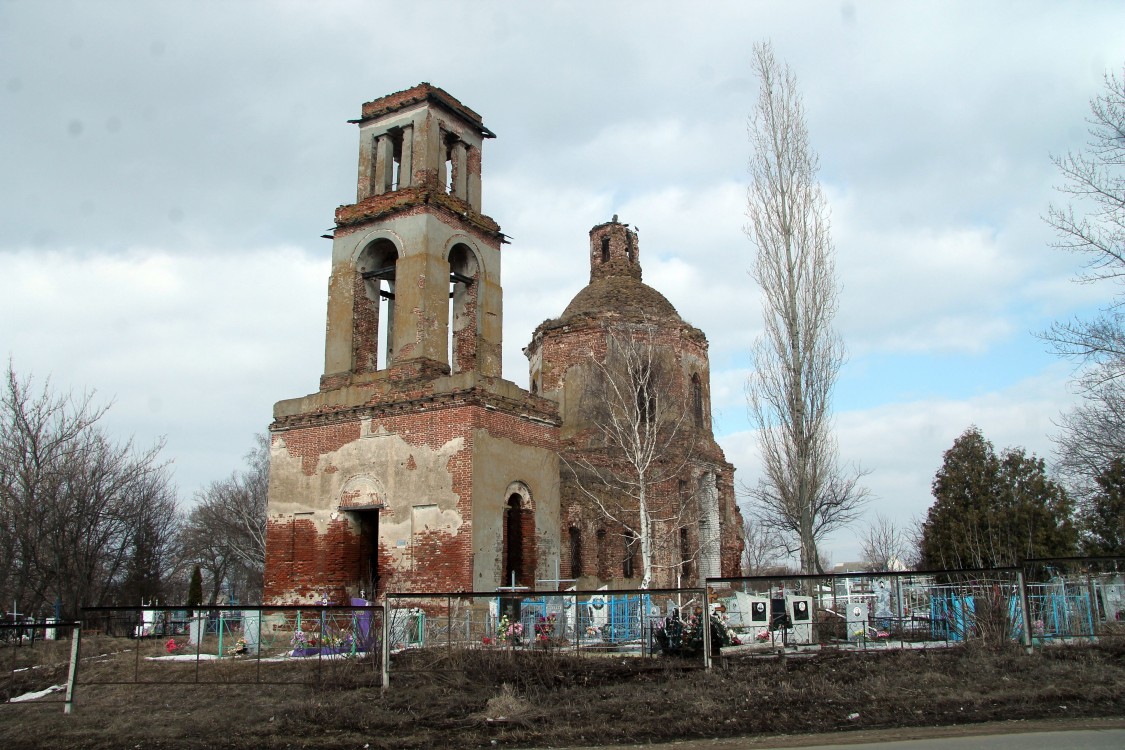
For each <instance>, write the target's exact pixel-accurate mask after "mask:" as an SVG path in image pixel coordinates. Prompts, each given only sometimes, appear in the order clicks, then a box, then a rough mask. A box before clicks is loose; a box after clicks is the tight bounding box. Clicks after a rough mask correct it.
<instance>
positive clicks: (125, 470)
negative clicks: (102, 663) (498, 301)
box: [0, 364, 177, 617]
mask: <svg viewBox="0 0 1125 750" xmlns="http://www.w3.org/2000/svg"><path fill="white" fill-rule="evenodd" d="M107 408H108V407H106V406H100V407H99V406H95V405H94V403H93V394H92V393H85V394H83V395H81V396H74V395H73V394H67V395H64V396H57V395H55V394H54V393H53V392H52V390H51V387H50V383H49V382H48V383H46V384H45V385H44V386H43V387H42V388H41V389H40V390H38V392H36V390H35V389H34V387H33V385H32V381H31V380H30V379H29V378H24V379H21V378H19V377H18V376H17V375H16V373H15V370H14V368H13V367H12V366H11V364H9V366H8V371H7V377H6V378H5V382H4V384H3V392H2V394H0V518H2V519H3V523H2V525H0V533H2V534H3V535H4V539H3V540H2V541H0V550H3V551H4V553H5V558H6V560H5V562H4V563H0V574H2V575H3V577H2V578H0V596H2V597H3V600H4V601H6V602H7V601H15V602H16V605H17V606H18V607H22V608H23V609H24V610H28V609H31V610H34V609H50V608H51V607H53V606H54V605H55V604H56V602H57V603H58V604H60V605H61V608H62V610H63V612H64V613H65V614H66V615H67V616H72V617H73V616H77V615H78V610H79V608H80V607H81V606H83V605H97V604H104V603H106V602H107V601H110V600H111V599H112V598H113V597H114V596H115V595H120V594H121V592H122V591H123V589H122V585H123V583H126V582H129V581H131V582H132V583H133V584H139V583H140V581H141V580H142V579H143V581H144V583H143V586H144V587H145V590H146V592H148V593H150V594H151V595H154V596H155V595H156V594H158V593H159V589H160V584H161V581H160V577H161V571H162V570H163V569H164V567H165V566H166V564H167V562H168V560H167V557H168V540H169V535H170V534H171V533H172V532H173V531H174V528H175V523H176V519H177V516H176V501H175V494H174V491H173V489H172V487H171V483H170V480H169V478H168V474H167V472H166V470H165V466H164V464H163V463H161V462H160V458H159V454H160V450H161V448H162V446H161V445H160V444H157V445H155V446H153V447H152V448H150V449H148V450H137V449H136V448H135V447H134V446H133V444H132V442H131V441H129V442H125V443H123V444H118V443H115V442H114V441H112V440H111V439H110V438H109V436H108V435H106V434H105V432H104V431H103V430H102V429H101V427H100V425H99V424H98V423H99V421H100V420H101V418H102V416H104V414H105V412H106V409H107ZM145 571H147V572H145ZM142 573H143V574H142ZM134 590H139V589H137V588H136V587H134Z"/></svg>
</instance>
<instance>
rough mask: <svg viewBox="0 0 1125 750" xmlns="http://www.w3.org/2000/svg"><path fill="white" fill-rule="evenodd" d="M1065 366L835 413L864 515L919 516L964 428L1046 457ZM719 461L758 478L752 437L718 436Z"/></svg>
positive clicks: (836, 546) (853, 551)
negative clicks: (856, 470)
mask: <svg viewBox="0 0 1125 750" xmlns="http://www.w3.org/2000/svg"><path fill="white" fill-rule="evenodd" d="M1067 375H1068V371H1067V368H1066V367H1065V366H1062V365H1056V366H1052V367H1050V368H1048V369H1047V370H1046V371H1044V372H1042V373H1038V374H1035V375H1033V376H1030V377H1027V378H1025V379H1023V380H1021V381H1019V382H1017V383H1014V384H1012V385H1011V386H1010V387H1007V388H1004V389H1001V390H997V391H990V392H988V393H983V394H980V395H978V396H974V397H971V398H964V399H946V398H933V399H927V400H919V401H907V402H896V403H887V404H883V405H881V406H878V407H875V408H872V409H864V410H859V411H847V412H842V413H839V414H838V415H837V417H836V427H837V429H836V435H837V440H838V443H839V447H840V459H841V461H842V463H843V464H844V465H846V466H851V465H858V466H862V467H863V468H864V469H865V470H870V472H871V473H870V474H869V475H868V476H867V477H866V478H865V480H864V483H865V485H866V486H867V487H868V488H869V489H870V490H871V494H872V501H871V503H870V505H869V507H868V509H867V514H868V517H873V516H874V514H875V513H876V512H878V513H882V514H883V515H884V516H887V517H888V518H891V519H894V520H895V521H897V522H898V523H899V524H901V525H907V526H908V525H910V524H911V523H912V521H913V519H915V518H920V517H922V516H924V515H925V513H926V510H927V509H928V508H929V506H930V504H931V502H932V501H933V498H932V497H931V495H930V485H931V483H932V482H933V477H934V474H935V473H936V472H937V470H938V469H939V468H940V466H941V462H942V455H943V454H944V452H945V451H946V450H948V449H949V448H950V447H951V446H952V445H953V441H954V440H955V439H956V438H957V437H958V436H959V435H961V434H962V433H963V432H964V431H965V430H966V429H968V428H969V427H970V426H972V425H976V426H977V427H979V428H980V430H981V432H982V434H983V435H984V436H985V438H987V439H988V440H990V441H992V443H993V445H995V446H996V449H997V451H1000V450H1003V449H1004V448H1008V447H1022V448H1025V449H1026V450H1028V451H1029V452H1031V453H1035V454H1036V455H1038V456H1040V457H1043V458H1046V459H1048V462H1049V461H1050V456H1051V451H1052V444H1051V442H1050V437H1049V436H1050V434H1051V433H1052V432H1053V431H1054V427H1053V420H1055V419H1056V418H1057V417H1058V415H1059V414H1060V413H1061V412H1062V411H1064V410H1066V409H1068V408H1070V406H1072V405H1073V403H1074V397H1073V395H1072V394H1071V393H1070V391H1069V390H1068V389H1067V387H1066V380H1067ZM719 442H720V444H721V445H722V446H723V449H724V450H725V451H726V454H727V460H729V461H731V462H732V463H734V464H735V466H736V467H737V469H738V474H737V477H738V481H739V482H740V483H741V484H743V485H753V484H756V483H757V481H758V479H759V477H760V476H761V463H760V460H759V458H758V453H757V450H758V448H757V437H756V434H755V433H754V432H753V431H743V432H738V433H734V434H730V435H726V436H723V437H720V438H719ZM864 525H865V524H864V523H863V522H860V523H858V524H856V526H855V527H854V528H852V529H845V530H842V531H839V532H837V533H835V534H833V535H832V538H831V540H830V541H829V543H828V544H829V547H830V548H831V549H832V550H833V554H834V556H835V557H834V559H835V560H836V561H837V562H838V561H843V560H852V559H858V558H857V555H858V554H859V543H858V541H857V540H856V537H857V536H858V535H859V534H860V533H862V530H863V527H864Z"/></svg>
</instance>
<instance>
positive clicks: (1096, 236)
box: [1045, 74, 1125, 385]
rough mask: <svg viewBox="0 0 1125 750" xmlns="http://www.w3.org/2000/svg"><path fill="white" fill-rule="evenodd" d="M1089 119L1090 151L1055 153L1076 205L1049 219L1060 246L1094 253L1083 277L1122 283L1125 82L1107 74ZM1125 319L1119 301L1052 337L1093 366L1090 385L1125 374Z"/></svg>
mask: <svg viewBox="0 0 1125 750" xmlns="http://www.w3.org/2000/svg"><path fill="white" fill-rule="evenodd" d="M1086 122H1087V124H1088V126H1089V131H1088V132H1089V140H1088V141H1087V143H1086V148H1085V149H1083V150H1081V151H1077V152H1068V153H1067V154H1065V155H1063V156H1055V157H1052V160H1053V161H1054V162H1055V166H1057V167H1058V169H1059V172H1060V173H1061V174H1062V178H1063V184H1062V185H1061V186H1060V187H1059V190H1060V192H1062V193H1065V194H1066V195H1067V196H1069V198H1070V201H1071V202H1070V203H1068V204H1067V205H1065V206H1058V205H1052V206H1051V207H1050V208H1049V209H1048V211H1047V216H1046V217H1045V218H1046V221H1047V223H1048V224H1050V225H1051V226H1052V227H1054V229H1055V231H1056V233H1057V235H1058V240H1057V241H1056V242H1055V243H1054V246H1055V247H1057V248H1059V249H1062V250H1065V251H1067V252H1073V253H1078V254H1080V255H1083V256H1085V257H1086V272H1085V273H1084V274H1083V275H1082V276H1080V277H1079V281H1081V282H1085V283H1091V282H1094V281H1100V280H1109V281H1116V282H1120V281H1121V280H1122V279H1123V278H1125V79H1122V78H1120V77H1118V76H1116V75H1113V74H1106V76H1105V88H1104V90H1103V91H1102V93H1101V94H1100V95H1099V96H1096V97H1095V98H1094V99H1093V100H1092V101H1091V102H1090V116H1089V117H1088V118H1087V120H1086ZM1076 206H1077V210H1076ZM1123 324H1125V318H1123V317H1122V312H1121V301H1120V299H1117V300H1115V301H1114V302H1113V304H1112V305H1111V306H1110V307H1109V308H1108V309H1107V310H1105V311H1104V312H1103V314H1102V315H1101V316H1100V317H1098V318H1096V319H1095V320H1092V321H1083V320H1071V321H1068V322H1064V323H1056V324H1055V325H1054V326H1053V327H1052V328H1051V329H1050V330H1049V331H1048V332H1047V333H1046V334H1045V337H1046V338H1047V340H1048V341H1050V342H1051V343H1052V344H1053V345H1054V347H1055V350H1056V351H1057V352H1058V353H1059V354H1061V355H1063V356H1067V357H1074V358H1078V359H1079V360H1081V361H1082V362H1084V363H1086V364H1087V365H1089V366H1090V367H1088V369H1087V371H1086V373H1085V377H1084V382H1085V383H1086V384H1087V385H1093V384H1098V383H1101V382H1105V381H1106V380H1109V379H1113V378H1117V377H1119V376H1120V375H1122V374H1123V373H1125V326H1123Z"/></svg>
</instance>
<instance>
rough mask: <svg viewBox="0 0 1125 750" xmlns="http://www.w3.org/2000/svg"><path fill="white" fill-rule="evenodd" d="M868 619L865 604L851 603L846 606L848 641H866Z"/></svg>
mask: <svg viewBox="0 0 1125 750" xmlns="http://www.w3.org/2000/svg"><path fill="white" fill-rule="evenodd" d="M869 619H870V615H869V613H868V607H867V602H853V603H852V604H849V605H848V640H849V641H852V642H855V641H864V640H866V639H867V625H868V621H869Z"/></svg>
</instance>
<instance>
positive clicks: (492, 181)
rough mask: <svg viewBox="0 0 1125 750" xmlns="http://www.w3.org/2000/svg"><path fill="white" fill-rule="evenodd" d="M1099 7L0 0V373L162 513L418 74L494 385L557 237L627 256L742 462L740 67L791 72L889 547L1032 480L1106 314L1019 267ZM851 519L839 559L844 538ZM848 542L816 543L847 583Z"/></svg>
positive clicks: (324, 272)
mask: <svg viewBox="0 0 1125 750" xmlns="http://www.w3.org/2000/svg"><path fill="white" fill-rule="evenodd" d="M1123 30H1125V4H1122V3H1120V2H1086V3H1081V4H1078V3H1066V4H1063V3H1036V2H1027V1H1023V2H1018V3H979V2H971V3H951V2H941V3H901V2H893V3H873V2H871V3H869V2H843V3H836V4H833V3H826V2H816V3H793V2H743V1H739V2H710V3H699V4H694V5H693V4H685V3H683V2H675V3H672V2H651V1H650V2H643V3H642V2H591V3H585V2H566V3H550V2H541V3H535V4H531V3H526V4H524V3H499V2H473V3H462V2H457V3H454V2H448V3H445V2H399V3H390V2H358V1H357V2H318V3H311V2H275V3H257V2H237V3H229V2H221V3H220V2H193V3H172V2H167V3H158V2H140V1H136V2H89V1H88V2H76V3H64V2H51V1H49V0H46V1H45V0H35V1H31V0H27V1H23V2H21V1H19V0H0V354H2V355H5V356H10V357H11V360H12V362H13V364H14V366H15V368H16V370H17V371H18V372H19V373H21V374H24V375H29V374H30V375H34V376H35V377H36V378H37V379H40V380H42V379H43V378H46V377H47V376H50V377H51V379H52V384H53V387H54V388H55V389H57V390H60V391H65V390H69V389H75V390H78V391H81V390H83V389H86V388H91V389H96V390H97V391H98V394H99V396H100V397H102V398H104V399H106V400H109V399H112V400H113V401H114V405H113V407H112V409H111V410H110V412H109V414H108V416H107V418H106V423H107V426H108V428H109V429H110V430H111V431H112V432H113V433H114V434H115V435H117V436H119V437H121V438H122V439H126V438H128V437H129V436H135V438H136V440H137V441H138V442H140V443H142V444H149V443H151V442H152V441H154V440H157V439H159V438H160V437H161V436H164V437H165V438H166V440H167V447H166V456H167V457H168V458H169V459H172V460H173V461H174V469H175V478H176V481H177V484H178V486H179V489H180V493H181V497H182V498H183V500H184V502H185V503H186V502H188V501H189V500H190V498H191V496H192V495H193V493H194V492H195V491H196V490H197V489H199V488H200V487H201V486H203V485H204V484H206V483H207V482H209V481H211V480H213V479H218V478H221V477H223V476H225V475H227V474H228V473H229V472H230V471H231V470H232V469H234V468H236V467H237V466H238V465H239V463H240V461H241V456H242V455H243V454H244V453H245V452H246V451H247V450H248V449H249V447H250V445H251V439H252V435H253V434H254V433H255V432H258V431H262V430H264V429H265V428H266V426H267V425H268V424H269V422H270V419H271V408H272V404H273V403H274V402H275V401H278V400H280V399H283V398H290V397H294V396H299V395H303V394H305V393H309V392H312V391H314V390H316V388H317V383H318V377H319V376H320V374H321V372H322V370H323V346H324V321H325V318H324V316H325V309H326V290H327V279H328V271H329V254H330V242H329V241H328V240H324V239H320V235H321V234H323V233H324V232H325V230H326V229H328V228H329V227H330V226H331V225H332V223H333V210H334V209H335V207H336V206H338V205H340V204H344V203H351V202H353V201H354V200H355V179H356V163H357V153H358V136H357V131H356V128H355V126H354V125H349V124H347V123H346V120H348V119H350V118H355V117H358V115H359V112H360V105H361V104H362V103H363V102H365V101H369V100H371V99H374V98H377V97H379V96H382V95H384V94H387V93H390V92H393V91H398V90H401V89H404V88H408V87H410V86H412V85H414V84H416V83H418V82H420V81H429V82H431V83H433V84H434V85H437V86H440V87H442V88H444V89H446V90H447V91H449V92H450V93H451V94H453V95H454V96H456V97H457V98H459V99H460V100H461V101H463V102H464V103H465V104H466V105H468V106H469V107H471V108H472V109H474V110H476V111H477V112H479V113H480V114H481V115H482V116H483V118H484V122H485V124H486V125H487V126H488V127H489V128H490V129H491V130H493V131H494V132H496V133H497V135H498V138H497V139H496V140H491V141H488V142H486V145H485V151H484V166H483V171H484V177H483V196H484V197H483V203H484V211H485V213H487V214H489V215H490V216H492V217H493V218H494V219H496V220H497V221H498V222H499V223H500V225H501V228H502V230H503V231H504V232H505V233H506V234H508V235H509V236H511V238H512V243H511V244H510V245H506V246H505V248H504V250H503V252H504V267H503V285H504V292H505V299H504V314H505V320H504V342H505V343H504V368H505V376H506V377H507V378H509V379H510V380H513V381H515V382H516V383H518V384H520V385H523V386H526V384H527V362H526V359H525V358H524V357H523V355H522V352H521V349H522V347H523V346H525V345H526V344H527V342H528V340H529V338H530V334H531V331H532V330H533V329H534V327H535V326H536V325H537V324H538V323H540V322H541V321H542V320H544V319H545V318H548V317H554V316H556V315H558V314H559V313H560V312H561V311H562V309H563V308H564V307H565V305H566V303H567V302H568V301H569V299H570V298H571V297H573V296H574V294H575V293H577V291H578V290H579V289H580V288H581V287H582V286H583V285H584V284H585V283H586V281H587V279H588V267H587V261H586V257H587V256H586V252H587V242H588V240H587V232H588V231H589V229H590V227H592V226H593V225H595V224H597V223H600V222H603V221H607V220H608V219H609V218H610V217H611V216H612V215H613V214H618V215H619V216H620V217H621V220H622V221H625V222H629V223H631V224H633V225H634V226H636V227H638V228H639V229H640V237H641V240H640V242H641V259H642V263H643V265H644V272H645V281H646V282H648V283H649V284H651V285H653V286H655V287H656V288H657V289H659V290H661V291H662V292H663V293H664V294H665V295H666V296H667V297H668V298H669V299H670V300H671V301H672V302H673V303H674V304H675V305H676V307H677V308H678V310H679V311H680V313H681V315H683V317H684V318H685V319H687V320H688V321H690V322H691V323H693V324H694V325H696V326H698V327H700V328H702V329H703V330H704V331H705V332H706V333H707V335H708V337H709V339H710V342H711V366H712V378H713V382H712V391H713V401H714V411H715V415H716V417H717V424H716V431H717V433H718V434H719V435H720V438H719V439H720V442H721V443H722V445H723V446H724V448H725V450H726V452H727V457H728V459H729V460H731V461H732V462H733V463H734V464H735V465H736V467H737V469H738V473H737V475H736V477H737V479H738V480H739V481H741V482H745V483H754V482H756V481H757V477H758V459H757V455H756V444H755V439H754V434H753V432H752V431H751V429H750V425H749V423H748V421H747V418H746V408H745V398H744V394H743V383H744V382H745V379H746V375H747V367H748V361H749V355H748V349H749V346H750V343H751V342H752V341H753V339H754V338H755V337H756V336H757V335H758V332H759V331H760V329H761V311H760V299H759V295H758V293H757V290H756V289H755V287H754V284H753V281H752V280H751V278H750V277H749V275H748V274H747V270H748V269H749V268H750V266H751V264H752V253H753V248H752V246H751V245H750V243H749V241H748V240H747V239H746V237H745V235H744V234H743V232H742V227H743V224H744V221H745V219H744V210H745V209H744V204H745V191H746V180H747V177H746V162H747V158H748V156H749V152H748V144H747V139H746V118H747V115H748V114H749V113H750V111H751V108H752V106H753V104H754V101H755V97H756V94H757V83H756V81H755V80H754V78H753V75H752V73H751V71H750V49H751V47H752V45H753V44H754V43H755V42H757V41H760V40H765V39H769V40H772V42H773V44H774V47H775V52H776V54H777V55H778V57H780V58H782V59H784V60H785V61H787V62H788V63H789V65H790V66H791V67H792V68H793V70H794V72H795V73H796V75H797V77H798V82H799V85H800V88H801V91H802V93H803V95H804V99H805V105H806V108H807V116H808V125H809V131H810V135H811V139H812V143H813V145H814V147H815V148H816V150H817V151H818V152H819V155H820V160H821V179H822V181H823V184H824V186H825V188H826V193H827V196H828V200H829V203H830V207H831V212H832V234H833V238H834V240H835V243H836V248H837V253H838V258H837V270H838V273H839V275H840V282H841V285H842V292H841V297H840V312H839V316H838V319H837V325H838V327H839V330H840V332H841V334H842V336H843V338H844V341H845V343H846V346H847V348H848V352H849V358H848V361H847V363H846V364H845V366H844V368H843V370H842V372H841V374H840V380H839V383H838V386H837V391H836V399H835V404H836V424H837V428H838V435H839V442H840V449H841V455H842V458H843V459H844V460H845V461H846V462H849V463H851V462H855V463H857V464H860V465H862V466H863V467H864V468H866V469H869V470H870V471H871V474H870V476H869V477H868V478H867V481H868V485H869V487H870V489H871V491H872V492H873V494H874V496H875V500H874V501H873V502H872V503H871V506H870V512H869V514H874V512H876V511H878V512H881V513H883V514H885V515H889V516H891V517H893V518H896V519H898V520H899V521H900V522H902V523H909V522H910V520H911V519H912V518H914V517H917V516H919V515H922V514H924V512H925V510H926V508H927V507H928V506H929V504H930V502H931V499H932V498H931V497H930V483H931V482H932V480H933V475H934V472H935V471H936V470H937V468H938V467H939V465H940V464H941V458H942V452H943V451H944V450H946V449H948V448H949V447H950V445H951V444H952V442H953V440H954V439H955V438H956V437H957V436H958V435H959V434H961V433H962V432H963V431H964V430H965V429H966V428H967V427H968V426H970V425H972V424H976V425H978V426H979V427H980V428H981V430H982V431H983V433H984V434H985V436H986V437H987V438H989V439H990V440H992V441H993V442H994V443H995V444H996V446H997V448H998V449H1000V448H1003V447H1006V446H1011V445H1020V446H1025V447H1026V448H1027V449H1028V450H1030V451H1033V452H1035V453H1037V454H1039V455H1042V456H1044V457H1048V458H1049V457H1050V452H1051V447H1052V444H1051V441H1050V434H1051V432H1052V430H1053V426H1052V420H1053V419H1056V418H1057V416H1058V414H1059V413H1060V411H1062V410H1064V409H1066V408H1067V407H1068V405H1069V404H1071V403H1072V402H1073V396H1072V395H1071V393H1070V391H1069V389H1068V387H1067V381H1068V377H1069V376H1070V374H1071V365H1070V364H1069V363H1066V362H1059V361H1058V360H1056V359H1055V358H1054V357H1053V356H1052V355H1051V354H1050V353H1049V352H1048V351H1047V350H1046V348H1045V346H1044V345H1043V343H1042V342H1041V341H1039V340H1038V339H1037V338H1035V335H1034V334H1035V332H1037V331H1041V330H1042V329H1043V328H1045V327H1046V326H1047V325H1049V324H1050V322H1051V321H1053V320H1055V319H1059V318H1065V317H1069V316H1072V315H1085V314H1088V313H1089V312H1090V311H1091V310H1093V309H1096V308H1097V307H1098V306H1099V305H1100V304H1102V303H1103V301H1104V300H1105V299H1107V298H1108V296H1109V295H1110V294H1111V293H1112V291H1113V290H1111V289H1108V288H1105V287H1098V286H1081V285H1078V284H1075V283H1073V282H1072V281H1071V279H1072V278H1073V276H1074V274H1075V271H1076V270H1077V268H1078V259H1076V258H1074V257H1070V256H1066V255H1064V254H1062V253H1060V252H1059V251H1057V250H1053V249H1051V248H1050V246H1049V243H1050V240H1051V237H1052V235H1051V233H1050V230H1049V228H1048V227H1046V225H1045V224H1044V223H1043V222H1042V220H1041V218H1040V217H1041V216H1042V215H1043V213H1044V211H1045V209H1046V207H1047V205H1048V203H1049V202H1050V201H1051V200H1057V199H1058V197H1057V195H1056V194H1055V193H1054V191H1053V188H1052V186H1053V185H1054V184H1056V183H1057V176H1056V174H1055V172H1054V168H1053V166H1052V164H1051V162H1050V158H1049V157H1050V155H1051V154H1058V153H1062V152H1065V151H1066V150H1068V149H1074V148H1077V147H1080V146H1081V144H1082V143H1083V141H1084V138H1085V124H1084V117H1085V116H1086V114H1087V112H1088V103H1089V100H1090V98H1091V97H1092V96H1094V95H1096V94H1097V93H1098V91H1099V89H1100V87H1101V85H1102V76H1103V74H1104V73H1105V72H1106V71H1107V70H1116V71H1117V72H1119V73H1120V72H1121V70H1122V65H1123V63H1125V33H1123ZM861 528H862V524H861V525H860V527H857V529H856V530H857V531H859V530H861ZM854 536H855V533H854V532H852V531H844V532H840V533H838V534H837V535H835V536H834V537H833V538H832V539H831V540H829V542H828V543H827V545H826V547H827V549H826V551H827V553H828V556H829V557H830V558H831V559H832V560H833V561H842V560H849V559H855V558H856V555H857V554H858V545H857V544H856V542H855V539H854Z"/></svg>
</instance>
